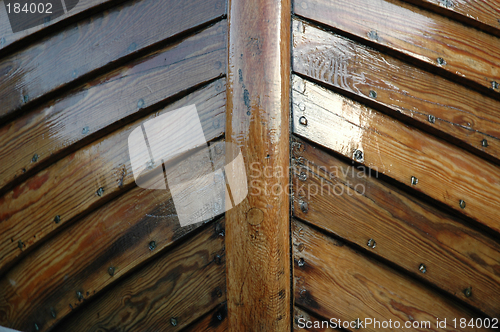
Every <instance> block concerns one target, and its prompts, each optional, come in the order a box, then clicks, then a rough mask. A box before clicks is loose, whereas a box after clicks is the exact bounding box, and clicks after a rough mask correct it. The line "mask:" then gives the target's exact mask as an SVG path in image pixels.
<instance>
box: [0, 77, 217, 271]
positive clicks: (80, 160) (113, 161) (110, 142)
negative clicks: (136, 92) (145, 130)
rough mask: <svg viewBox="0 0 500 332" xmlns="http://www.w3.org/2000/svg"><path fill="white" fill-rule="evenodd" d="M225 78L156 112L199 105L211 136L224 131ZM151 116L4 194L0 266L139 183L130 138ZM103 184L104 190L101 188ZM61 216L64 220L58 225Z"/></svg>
mask: <svg viewBox="0 0 500 332" xmlns="http://www.w3.org/2000/svg"><path fill="white" fill-rule="evenodd" d="M225 103H226V91H225V80H224V79H220V80H218V81H215V82H213V83H211V84H210V85H208V86H206V87H204V88H202V89H200V90H199V91H196V92H193V93H192V94H190V95H188V96H186V97H184V98H183V99H181V100H179V101H177V102H175V103H173V104H171V105H169V106H167V107H166V108H164V109H163V110H161V111H159V112H158V113H157V114H164V113H166V112H169V111H171V110H175V109H178V108H180V107H183V106H186V105H191V104H195V105H196V107H197V110H198V114H199V115H200V119H201V123H202V128H203V131H204V134H205V138H206V139H207V140H211V139H214V138H216V137H219V136H221V135H223V133H224V128H225ZM157 114H152V115H149V116H147V117H145V118H143V119H140V120H137V121H136V122H134V123H132V124H129V125H127V126H125V127H124V128H121V129H119V130H117V131H115V132H113V133H111V134H109V135H107V136H105V137H103V138H101V139H99V140H97V141H95V142H94V143H92V144H91V145H89V146H87V147H85V148H83V149H80V150H78V151H76V152H74V153H72V154H70V155H69V156H67V157H65V158H64V159H61V160H59V161H58V162H56V163H54V164H53V165H51V166H50V167H49V168H47V169H45V170H43V171H41V172H40V173H38V174H36V175H35V176H34V177H32V178H30V179H28V180H27V181H26V182H24V183H22V184H20V185H18V186H17V187H15V188H14V189H13V190H12V191H10V192H8V193H7V194H6V195H5V196H3V197H1V198H0V211H1V214H0V220H1V221H0V234H1V242H0V257H1V259H0V262H1V263H0V264H1V268H2V269H3V270H5V268H6V267H8V266H9V265H10V264H11V263H12V262H15V261H16V260H18V259H19V258H20V257H22V256H24V251H25V250H27V249H29V248H30V247H31V246H33V245H36V244H37V243H38V242H39V241H43V240H45V239H46V238H49V237H50V236H51V235H52V234H53V232H55V231H56V230H57V229H58V228H60V227H61V226H63V225H65V224H67V223H70V222H72V221H73V220H74V218H78V217H79V216H81V215H84V214H85V213H88V212H89V211H91V210H92V209H94V208H97V207H99V206H101V205H103V204H104V203H105V202H107V201H108V200H109V199H111V198H113V197H114V196H115V195H116V194H118V193H120V192H123V191H124V190H125V189H128V188H130V186H131V185H132V186H133V185H135V183H134V175H133V172H132V167H131V164H130V156H129V148H128V137H129V135H130V133H131V132H132V131H133V130H134V129H135V128H136V127H137V126H138V125H140V124H141V123H142V122H143V121H147V120H149V119H152V118H154V117H156V115H157ZM100 188H102V189H103V190H102V192H99V189H100ZM56 216H59V218H58V219H59V221H58V222H57V223H56V222H55V221H56V218H57V217H56Z"/></svg>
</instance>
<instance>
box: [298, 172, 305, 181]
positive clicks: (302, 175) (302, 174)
mask: <svg viewBox="0 0 500 332" xmlns="http://www.w3.org/2000/svg"><path fill="white" fill-rule="evenodd" d="M299 179H300V180H302V181H305V180H307V174H306V172H300V175H299Z"/></svg>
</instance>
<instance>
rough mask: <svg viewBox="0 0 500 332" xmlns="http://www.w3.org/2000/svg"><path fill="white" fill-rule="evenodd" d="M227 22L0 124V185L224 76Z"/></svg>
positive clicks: (22, 176) (17, 178)
mask: <svg viewBox="0 0 500 332" xmlns="http://www.w3.org/2000/svg"><path fill="white" fill-rule="evenodd" d="M226 25H227V22H226V21H222V22H220V23H217V24H215V25H214V26H212V27H210V28H208V29H206V30H204V31H202V32H201V33H199V34H197V35H194V36H192V37H189V38H187V39H185V40H183V41H182V42H180V43H178V44H176V45H171V46H168V47H166V48H164V49H162V50H159V51H156V52H154V53H153V54H149V55H147V56H145V57H142V58H140V59H137V60H136V61H134V62H132V63H130V64H128V65H127V66H124V67H120V68H118V69H116V70H114V71H111V72H110V73H107V74H105V75H103V76H101V77H98V78H96V79H94V80H92V81H90V82H87V83H85V84H84V85H82V86H80V87H78V88H76V89H74V90H73V91H70V92H69V93H68V94H66V95H65V96H63V97H61V98H59V99H56V100H53V101H50V102H48V103H47V104H45V105H43V106H41V107H39V108H37V109H35V110H34V111H33V112H30V113H28V114H25V115H24V116H22V117H20V118H18V119H16V120H14V121H13V122H11V123H9V124H7V125H6V126H4V127H3V128H0V146H1V147H0V156H2V158H1V160H2V162H1V163H0V188H1V187H4V186H6V185H10V184H11V183H12V182H13V181H14V180H16V181H15V182H16V183H18V182H19V181H20V180H24V179H26V178H27V177H28V176H30V175H32V174H33V172H30V171H31V170H32V169H33V171H35V172H36V171H38V170H39V169H40V168H43V166H47V165H48V164H49V163H50V162H53V160H54V156H59V155H61V153H63V152H64V151H65V150H67V149H70V148H71V147H72V146H73V145H74V144H76V143H79V142H80V141H82V140H83V141H84V142H85V141H86V140H87V141H88V137H89V136H90V135H93V134H96V133H97V134H98V132H99V131H100V130H108V131H111V130H109V129H107V127H108V126H110V125H112V124H116V123H117V122H118V121H120V120H123V119H125V118H127V117H129V116H135V117H138V115H139V116H140V114H143V113H144V112H145V111H146V112H147V111H148V110H149V111H150V110H151V109H152V107H155V104H157V103H159V102H161V101H164V100H165V99H166V98H168V97H171V96H173V95H175V94H177V93H179V92H182V91H185V90H187V89H189V88H191V87H193V86H197V85H200V84H202V83H204V82H207V81H209V80H212V79H214V78H216V77H218V76H221V75H224V74H225V73H226V39H227V35H226ZM34 155H36V156H37V160H36V162H34V161H33V156H34Z"/></svg>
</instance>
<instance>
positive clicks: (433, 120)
mask: <svg viewBox="0 0 500 332" xmlns="http://www.w3.org/2000/svg"><path fill="white" fill-rule="evenodd" d="M428 119H429V122H430V123H435V122H436V117H435V116H434V115H432V114H429V117H428Z"/></svg>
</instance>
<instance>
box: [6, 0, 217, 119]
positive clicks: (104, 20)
mask: <svg viewBox="0 0 500 332" xmlns="http://www.w3.org/2000/svg"><path fill="white" fill-rule="evenodd" d="M225 12H226V4H225V1H224V0H209V1H200V0H187V1H174V0H170V1H157V0H144V1H139V0H134V1H133V2H130V3H126V4H123V5H121V6H118V7H115V8H112V9H110V10H106V11H104V12H101V13H99V15H97V16H95V17H91V18H89V19H86V20H84V21H81V22H79V23H78V24H75V25H72V26H69V27H67V28H66V29H64V30H63V31H60V32H58V33H57V34H55V35H51V36H48V37H46V38H44V39H42V40H41V41H39V42H38V43H36V44H34V45H32V46H30V47H28V48H26V49H23V50H20V51H18V52H16V53H14V54H12V55H9V56H8V57H6V58H4V59H3V60H2V62H1V63H0V99H1V100H2V104H1V106H0V117H3V116H6V115H9V114H11V113H12V112H14V111H16V110H18V109H19V108H21V107H23V106H24V105H25V104H26V103H31V102H32V101H34V100H36V99H37V98H39V97H41V96H42V95H45V94H47V93H49V92H54V91H55V90H56V89H58V88H60V87H62V86H64V85H65V84H67V83H69V82H72V81H74V80H76V79H79V78H82V77H83V76H85V75H88V74H91V73H95V72H97V71H102V70H104V69H103V67H105V66H108V65H110V64H112V63H113V62H116V61H118V60H120V59H122V58H124V57H127V56H128V55H130V54H133V53H136V52H138V51H139V50H141V49H144V48H145V47H148V46H151V45H154V44H156V43H158V42H160V41H163V42H164V40H165V39H167V38H171V37H175V36H177V35H179V34H181V33H183V32H185V31H186V30H190V29H194V28H196V27H197V26H200V25H203V24H207V23H209V22H210V21H213V20H215V19H217V18H218V17H221V16H222V15H224V14H225ZM166 17H168V19H165V18H166ZM108 67H109V66H108Z"/></svg>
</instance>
